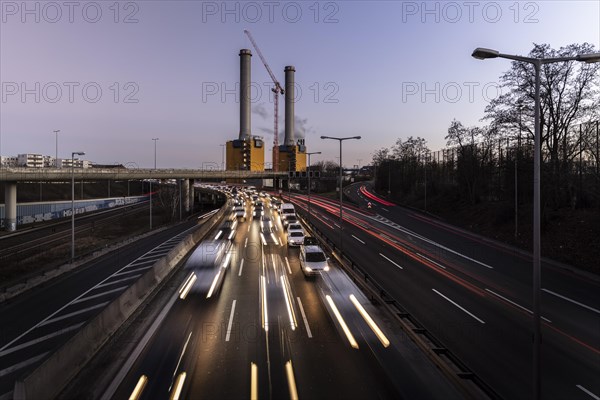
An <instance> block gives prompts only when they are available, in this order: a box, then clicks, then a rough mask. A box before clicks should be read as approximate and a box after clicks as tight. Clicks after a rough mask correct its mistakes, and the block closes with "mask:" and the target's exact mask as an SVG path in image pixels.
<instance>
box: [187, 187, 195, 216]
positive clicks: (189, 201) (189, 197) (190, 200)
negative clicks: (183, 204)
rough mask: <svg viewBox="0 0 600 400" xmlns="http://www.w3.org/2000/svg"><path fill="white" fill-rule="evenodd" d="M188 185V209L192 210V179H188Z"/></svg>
mask: <svg viewBox="0 0 600 400" xmlns="http://www.w3.org/2000/svg"><path fill="white" fill-rule="evenodd" d="M188 185H189V191H188V211H191V212H194V180H193V179H190V180H189V182H188Z"/></svg>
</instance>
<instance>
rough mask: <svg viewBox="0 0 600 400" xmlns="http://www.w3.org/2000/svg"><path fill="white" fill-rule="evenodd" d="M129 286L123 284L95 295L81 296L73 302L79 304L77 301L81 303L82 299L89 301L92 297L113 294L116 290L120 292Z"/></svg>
mask: <svg viewBox="0 0 600 400" xmlns="http://www.w3.org/2000/svg"><path fill="white" fill-rule="evenodd" d="M127 287H128V286H121V287H118V288H116V289H113V290H107V291H106V292H102V293H98V294H95V295H93V296H87V297H81V298H79V299H77V300H75V301H74V302H72V303H71V304H77V303H81V302H82V301H88V300H91V299H96V298H98V297H102V296H106V295H107V294H111V293H115V292H120V291H123V290H125V289H127Z"/></svg>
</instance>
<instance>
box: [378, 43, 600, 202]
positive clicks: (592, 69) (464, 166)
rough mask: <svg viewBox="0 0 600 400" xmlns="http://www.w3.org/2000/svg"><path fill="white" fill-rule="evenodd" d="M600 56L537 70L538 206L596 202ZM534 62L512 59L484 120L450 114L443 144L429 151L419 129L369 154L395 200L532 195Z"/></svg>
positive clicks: (573, 50) (589, 48) (574, 51)
mask: <svg viewBox="0 0 600 400" xmlns="http://www.w3.org/2000/svg"><path fill="white" fill-rule="evenodd" d="M594 52H597V50H596V49H595V48H594V46H593V45H591V44H589V43H584V44H572V45H569V46H565V47H562V48H560V49H558V50H555V49H552V48H551V47H550V46H549V45H547V44H534V47H533V49H532V50H531V52H530V53H529V57H535V58H549V57H571V56H575V55H578V54H586V53H594ZM599 72H600V64H586V63H581V62H577V61H567V62H560V63H553V64H545V65H543V66H542V70H541V89H540V95H541V96H540V98H541V110H540V127H541V154H542V165H541V172H542V177H541V186H542V204H543V207H552V208H555V209H558V208H561V207H573V208H575V207H580V208H590V207H596V208H600V140H599V136H600V133H599V122H598V121H600V92H599V88H600V73H599ZM534 76H535V75H534V71H533V66H532V65H530V64H526V63H521V62H516V61H514V62H512V63H511V66H510V69H509V70H508V71H506V72H505V73H503V74H502V75H501V76H500V86H501V88H502V94H501V95H500V96H499V97H498V98H496V99H494V100H492V101H491V102H490V103H489V104H488V105H487V107H486V108H485V110H484V115H483V118H482V121H483V122H487V125H483V126H464V125H463V124H462V123H461V122H460V121H459V120H456V119H455V120H453V121H451V123H450V125H449V127H448V130H447V132H446V135H445V139H446V145H447V148H446V149H443V150H440V151H436V152H432V151H431V150H430V149H429V148H428V147H427V141H426V140H425V139H423V138H421V137H416V138H415V137H412V136H410V137H408V138H407V139H404V140H403V139H401V138H399V139H397V141H396V143H395V144H394V145H393V146H391V147H389V148H382V149H379V150H377V151H376V152H375V153H374V154H373V164H374V165H375V166H376V174H375V185H376V189H377V190H378V191H379V192H380V193H383V194H385V193H387V192H388V190H389V191H390V194H391V196H392V198H393V199H395V200H396V201H400V202H408V203H415V202H419V203H420V202H421V201H422V203H421V204H422V207H424V208H426V207H427V197H428V196H429V197H430V198H431V196H444V197H446V198H448V199H450V200H453V201H461V202H466V203H468V204H472V205H473V204H478V203H481V202H493V201H513V200H514V199H515V198H517V201H518V202H519V204H524V203H529V202H531V199H532V193H533V192H532V190H533V189H532V186H533V138H534V100H535V97H534V93H535V86H534Z"/></svg>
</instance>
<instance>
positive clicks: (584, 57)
mask: <svg viewBox="0 0 600 400" xmlns="http://www.w3.org/2000/svg"><path fill="white" fill-rule="evenodd" d="M577 61H582V62H585V63H588V64H592V63H597V62H600V53H590V54H579V55H578V56H577Z"/></svg>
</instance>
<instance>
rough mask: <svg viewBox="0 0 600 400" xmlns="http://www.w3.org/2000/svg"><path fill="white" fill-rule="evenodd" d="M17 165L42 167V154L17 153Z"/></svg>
mask: <svg viewBox="0 0 600 400" xmlns="http://www.w3.org/2000/svg"><path fill="white" fill-rule="evenodd" d="M17 166H19V167H27V168H43V167H44V156H42V155H41V154H32V153H26V154H19V155H18V156H17Z"/></svg>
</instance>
